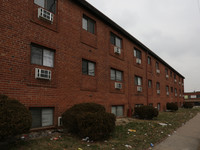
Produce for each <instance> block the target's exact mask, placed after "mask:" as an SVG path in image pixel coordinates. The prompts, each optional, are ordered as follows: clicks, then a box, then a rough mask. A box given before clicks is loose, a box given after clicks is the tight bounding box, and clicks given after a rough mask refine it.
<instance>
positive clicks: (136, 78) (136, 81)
mask: <svg viewBox="0 0 200 150" xmlns="http://www.w3.org/2000/svg"><path fill="white" fill-rule="evenodd" d="M135 85H138V77H135Z"/></svg>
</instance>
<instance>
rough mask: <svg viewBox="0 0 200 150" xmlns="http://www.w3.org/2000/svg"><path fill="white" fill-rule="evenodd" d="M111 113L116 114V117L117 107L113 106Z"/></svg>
mask: <svg viewBox="0 0 200 150" xmlns="http://www.w3.org/2000/svg"><path fill="white" fill-rule="evenodd" d="M111 113H112V114H114V115H115V116H116V115H117V108H116V107H115V106H112V108H111Z"/></svg>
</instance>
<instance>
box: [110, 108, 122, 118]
mask: <svg viewBox="0 0 200 150" xmlns="http://www.w3.org/2000/svg"><path fill="white" fill-rule="evenodd" d="M111 113H113V114H114V115H115V116H117V117H121V116H123V114H124V106H112V109H111Z"/></svg>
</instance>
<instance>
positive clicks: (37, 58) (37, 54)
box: [31, 46, 42, 65]
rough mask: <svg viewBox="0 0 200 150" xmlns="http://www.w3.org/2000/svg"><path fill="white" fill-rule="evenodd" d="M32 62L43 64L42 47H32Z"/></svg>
mask: <svg viewBox="0 0 200 150" xmlns="http://www.w3.org/2000/svg"><path fill="white" fill-rule="evenodd" d="M31 63H32V64H37V65H42V49H40V48H38V47H34V46H32V47H31Z"/></svg>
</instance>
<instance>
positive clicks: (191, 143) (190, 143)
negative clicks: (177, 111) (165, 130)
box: [153, 113, 200, 150]
mask: <svg viewBox="0 0 200 150" xmlns="http://www.w3.org/2000/svg"><path fill="white" fill-rule="evenodd" d="M199 144H200V113H198V114H197V115H196V116H195V117H194V118H192V119H191V120H190V121H188V122H187V123H186V124H185V125H184V126H182V127H180V128H179V129H178V130H177V131H176V133H174V134H172V135H171V136H170V137H168V138H167V139H166V140H164V141H163V142H161V143H160V144H158V145H156V146H155V147H154V148H153V150H200V145H199Z"/></svg>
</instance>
